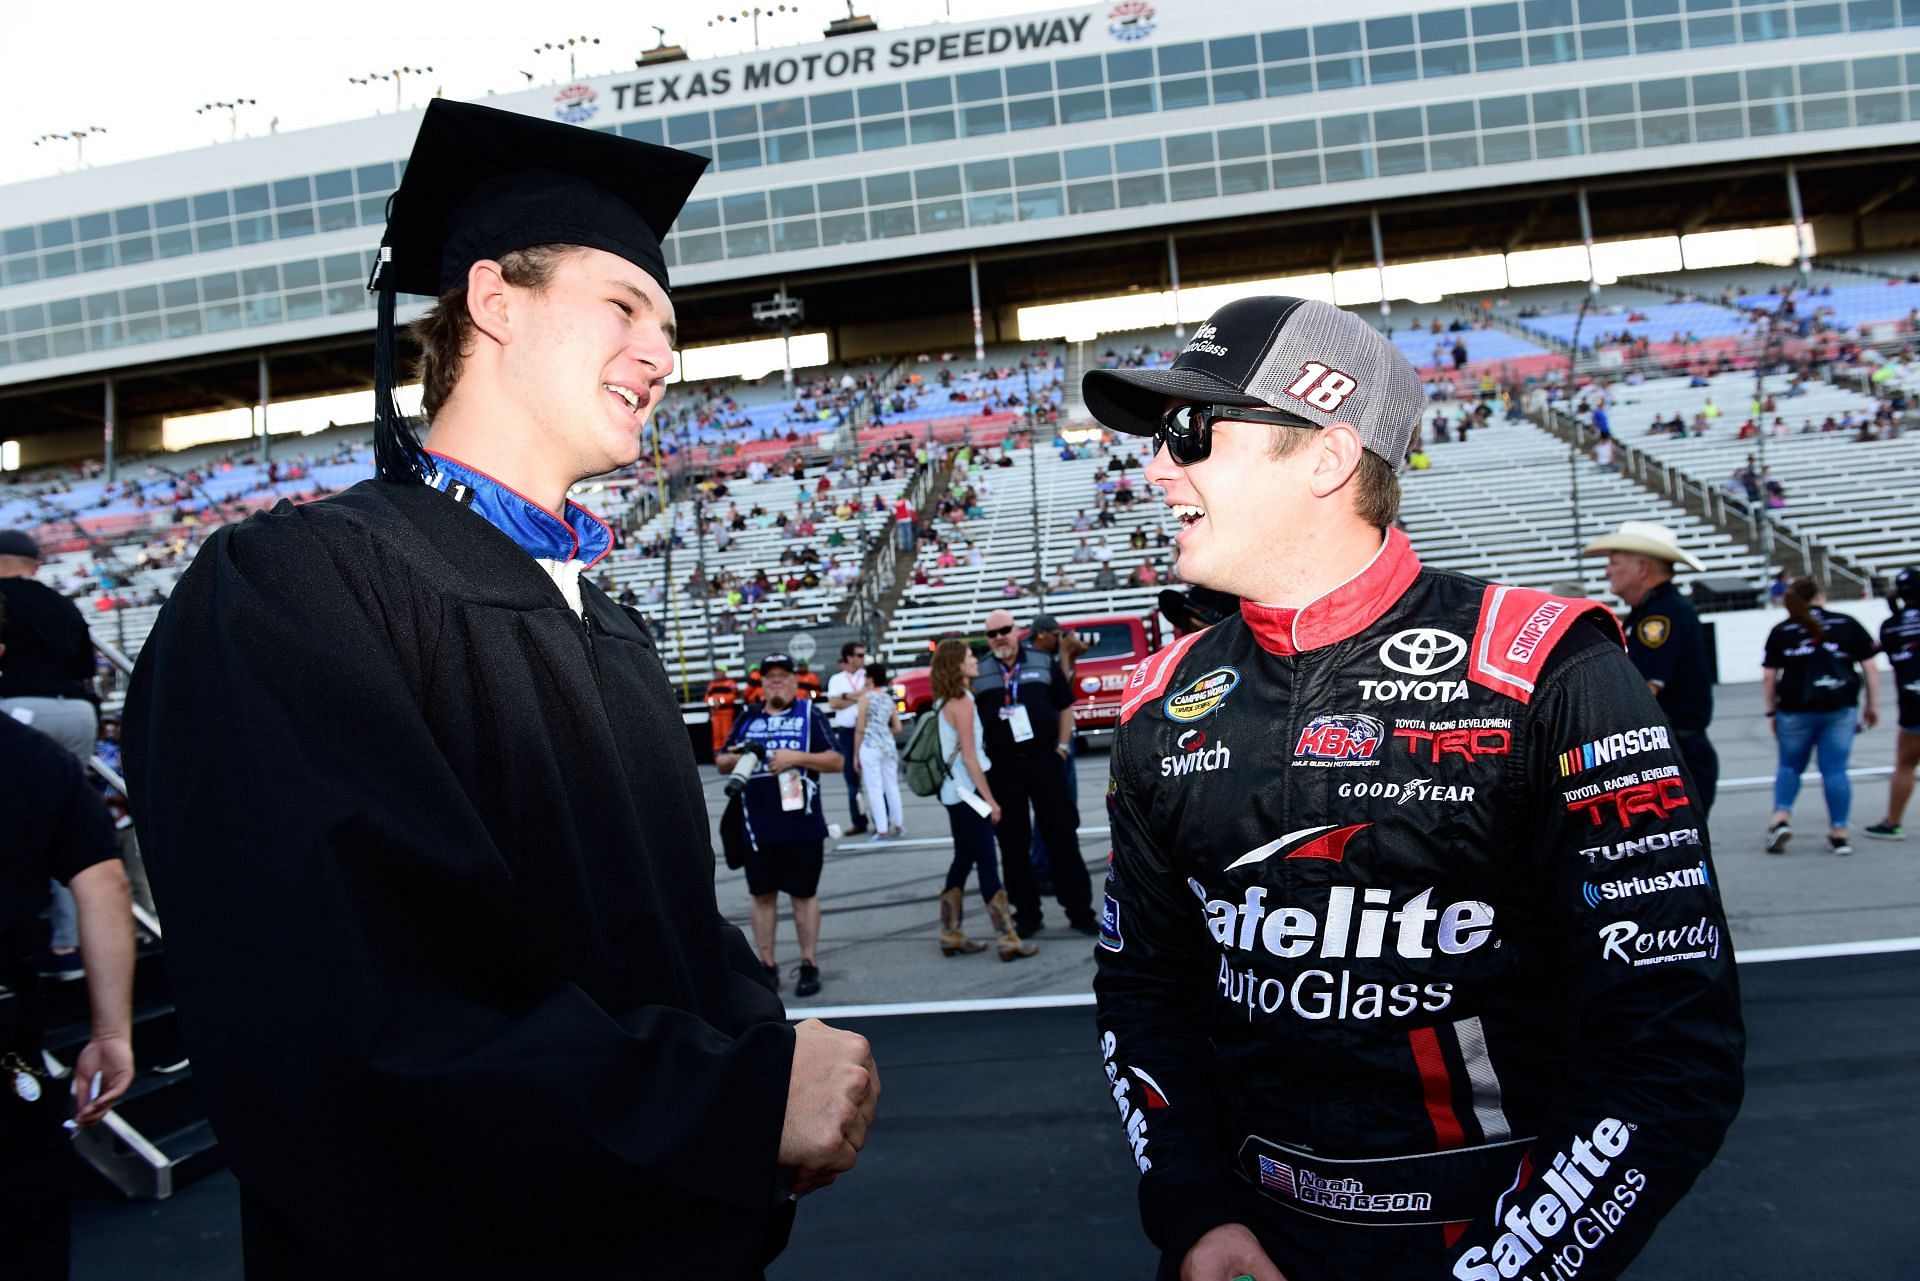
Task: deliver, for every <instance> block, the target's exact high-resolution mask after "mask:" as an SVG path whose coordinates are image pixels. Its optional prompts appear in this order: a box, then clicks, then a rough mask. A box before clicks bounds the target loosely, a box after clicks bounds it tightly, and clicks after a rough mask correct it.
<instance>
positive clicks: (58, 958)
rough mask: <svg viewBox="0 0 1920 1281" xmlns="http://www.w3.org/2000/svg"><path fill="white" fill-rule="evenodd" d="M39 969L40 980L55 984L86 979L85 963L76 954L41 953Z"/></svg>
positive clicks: (78, 954)
mask: <svg viewBox="0 0 1920 1281" xmlns="http://www.w3.org/2000/svg"><path fill="white" fill-rule="evenodd" d="M39 968H40V977H41V978H43V979H48V980H51V981H52V982H55V983H71V982H73V981H74V980H75V979H83V978H85V977H87V965H86V962H84V961H82V960H81V959H80V953H78V952H54V951H45V952H42V953H40V963H39Z"/></svg>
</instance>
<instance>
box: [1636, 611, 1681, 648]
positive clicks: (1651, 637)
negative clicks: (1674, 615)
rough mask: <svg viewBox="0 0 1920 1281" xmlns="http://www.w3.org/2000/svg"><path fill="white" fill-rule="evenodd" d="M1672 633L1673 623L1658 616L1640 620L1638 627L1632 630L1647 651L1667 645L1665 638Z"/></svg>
mask: <svg viewBox="0 0 1920 1281" xmlns="http://www.w3.org/2000/svg"><path fill="white" fill-rule="evenodd" d="M1672 633H1673V623H1672V622H1671V621H1669V620H1668V619H1667V618H1666V617H1665V616H1663V615H1660V614H1654V615H1653V616H1651V617H1649V618H1643V619H1641V620H1640V623H1639V626H1637V627H1635V628H1634V634H1635V635H1637V636H1639V638H1640V643H1641V644H1642V645H1645V646H1646V647H1647V648H1648V649H1659V648H1660V647H1661V646H1662V645H1664V644H1666V643H1667V637H1668V636H1670V635H1672Z"/></svg>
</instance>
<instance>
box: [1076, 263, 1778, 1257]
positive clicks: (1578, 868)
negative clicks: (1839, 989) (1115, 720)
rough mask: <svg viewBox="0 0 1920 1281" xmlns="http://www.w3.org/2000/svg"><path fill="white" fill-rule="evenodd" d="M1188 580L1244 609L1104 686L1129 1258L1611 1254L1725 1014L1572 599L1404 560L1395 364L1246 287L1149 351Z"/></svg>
mask: <svg viewBox="0 0 1920 1281" xmlns="http://www.w3.org/2000/svg"><path fill="white" fill-rule="evenodd" d="M1084 390H1085V394H1086V401H1087V405H1088V407H1089V408H1090V409H1091V410H1092V411H1093V413H1094V415H1095V416H1096V417H1097V418H1098V419H1099V420H1100V421H1101V422H1102V423H1104V424H1106V425H1107V426H1109V427H1112V428H1115V429H1117V430H1120V431H1123V432H1131V433H1136V434H1140V435H1147V434H1152V435H1154V436H1155V437H1156V438H1157V442H1158V448H1157V450H1156V452H1155V455H1154V459H1153V463H1152V465H1151V466H1150V467H1149V468H1148V470H1147V472H1146V477H1147V479H1148V480H1149V481H1151V482H1152V483H1154V484H1157V485H1160V486H1162V487H1163V488H1164V490H1165V495H1166V500H1167V502H1168V503H1169V505H1170V506H1171V507H1172V510H1173V512H1174V513H1175V514H1176V516H1177V517H1178V518H1179V520H1180V522H1181V524H1182V525H1183V529H1182V530H1181V533H1180V535H1179V543H1180V568H1181V574H1182V577H1184V578H1186V579H1187V580H1189V581H1191V582H1196V583H1201V584H1204V585H1206V586H1208V587H1212V588H1216V589H1218V590H1220V591H1225V592H1231V593H1233V594H1235V595H1237V596H1239V597H1241V598H1242V604H1241V607H1240V610H1239V612H1238V614H1237V615H1234V616H1230V617H1228V618H1226V619H1225V620H1223V621H1222V622H1220V623H1219V624H1217V625H1215V626H1213V627H1211V628H1208V629H1207V630H1205V631H1202V632H1199V633H1196V634H1194V635H1190V636H1187V637H1184V638H1182V639H1181V640H1180V641H1178V642H1177V643H1175V644H1173V645H1171V646H1168V647H1167V648H1166V649H1163V650H1161V651H1160V652H1159V653H1158V654H1156V655H1154V656H1153V657H1152V658H1150V659H1148V660H1147V661H1145V662H1143V663H1141V664H1140V665H1139V666H1138V667H1137V668H1136V669H1135V670H1134V673H1133V675H1132V677H1131V678H1130V680H1129V684H1128V688H1127V690H1126V693H1125V695H1124V699H1125V701H1124V702H1123V704H1122V708H1121V718H1122V723H1121V726H1120V728H1119V731H1118V733H1117V737H1116V741H1115V743H1114V747H1113V765H1112V780H1111V782H1110V784H1109V803H1110V807H1111V810H1112V828H1113V846H1114V848H1113V857H1112V863H1111V867H1110V870H1109V874H1108V883H1107V887H1106V888H1107V897H1106V903H1105V913H1104V919H1103V922H1102V928H1101V937H1100V941H1099V950H1098V952H1097V955H1098V958H1099V971H1098V974H1097V977H1096V980H1095V984H1094V990H1095V993H1096V995H1097V997H1098V1004H1099V1018H1100V1028H1101V1039H1100V1048H1101V1053H1102V1058H1103V1067H1104V1071H1105V1076H1106V1079H1107V1088H1108V1090H1109V1092H1110V1094H1111V1098H1112V1101H1113V1105H1114V1106H1115V1108H1116V1110H1117V1112H1118V1116H1119V1120H1120V1122H1121V1124H1122V1126H1123V1128H1124V1132H1125V1136H1126V1141H1127V1143H1128V1145H1129V1149H1130V1153H1131V1155H1132V1157H1133V1159H1134V1160H1135V1162H1136V1163H1137V1164H1138V1166H1139V1168H1140V1172H1141V1176H1142V1177H1141V1181H1140V1207H1141V1217H1142V1219H1143V1221H1144V1223H1145V1226H1146V1230H1147V1233H1148V1235H1149V1236H1150V1237H1151V1238H1152V1239H1153V1241H1154V1242H1155V1243H1156V1244H1157V1245H1158V1246H1159V1247H1160V1250H1161V1252H1162V1265H1161V1269H1160V1273H1159V1275H1160V1277H1161V1278H1162V1281H1172V1279H1173V1278H1176V1277H1177V1278H1180V1281H1231V1279H1232V1278H1235V1277H1239V1276H1250V1277H1253V1278H1255V1281H1275V1279H1276V1278H1283V1277H1284V1278H1286V1281H1322V1279H1323V1278H1324V1279H1331V1278H1339V1279H1340V1281H1354V1279H1358V1278H1390V1279H1392V1281H1418V1279H1422V1278H1435V1279H1436V1281H1438V1279H1441V1278H1448V1279H1452V1278H1457V1279H1458V1281H1507V1279H1510V1278H1515V1277H1528V1278H1538V1277H1549V1276H1550V1277H1553V1278H1555V1279H1556V1281H1576V1279H1577V1281H1603V1279H1604V1278H1610V1277H1614V1276H1616V1275H1617V1274H1618V1273H1619V1272H1620V1270H1621V1269H1622V1268H1623V1267H1625V1266H1626V1264H1627V1263H1628V1261H1629V1260H1631V1259H1632V1258H1633V1257H1634V1255H1635V1254H1636V1253H1638V1252H1639V1250H1640V1249H1641V1247H1642V1246H1643V1245H1644V1244H1645V1243H1646V1241H1647V1239H1648V1237H1649V1235H1650V1234H1651V1233H1652V1232H1653V1229H1654V1226H1655V1225H1656V1224H1657V1223H1658V1222H1659V1220H1660V1219H1661V1217H1662V1216H1664V1215H1665V1214H1666V1213H1667V1212H1668V1211H1670V1210H1671V1209H1672V1208H1673V1206H1674V1204H1675V1203H1676V1202H1677V1201H1678V1200H1679V1199H1680V1197H1681V1196H1682V1195H1683V1194H1684V1193H1685V1192H1686V1191H1687V1189H1688V1187H1689V1186H1690V1185H1691V1184H1692V1183H1693V1181H1694V1179H1695V1177H1696V1176H1697V1175H1698V1174H1699V1173H1700V1171H1701V1169H1702V1168H1703V1167H1704V1166H1705V1165H1706V1164H1707V1163H1708V1162H1709V1161H1710V1160H1711V1159H1712V1157H1713V1155H1714V1152H1715V1151H1716V1150H1717V1149H1718V1147H1719V1145H1720V1141H1721V1138H1722V1136H1723V1135H1724V1134H1725V1132H1726V1129H1727V1126H1728V1124H1729V1123H1730V1122H1731V1120H1732V1118H1733V1116H1734V1113H1735V1111H1736V1110H1737V1109H1738V1107H1739V1103H1740V1098H1741V1092H1742V1077H1741V1061H1742V1057H1743V1053H1744V1047H1745V1035H1744V1031H1743V1029H1742V1026H1741V1021H1740V1009H1739V997H1738V991H1737V987H1736V982H1735V977H1734V958H1733V952H1732V949H1731V947H1730V946H1729V941H1728V938H1727V926H1726V918H1725V916H1724V914H1723V912H1722V910H1721V906H1720V899H1719V893H1718V890H1717V888H1716V887H1717V884H1718V880H1717V877H1716V876H1715V874H1714V871H1713V863H1712V859H1711V857H1710V854H1709V851H1708V841H1707V830H1706V823H1705V822H1704V821H1703V818H1702V816H1701V814H1700V811H1699V808H1698V806H1697V805H1696V803H1695V801H1694V798H1693V785H1692V781H1691V779H1690V778H1689V776H1688V774H1687V770H1686V766H1685V763H1684V761H1683V760H1682V758H1681V756H1680V755H1679V753H1678V751H1677V750H1676V746H1677V744H1676V740H1675V736H1674V734H1673V732H1672V728H1671V726H1670V725H1669V724H1668V722H1667V721H1666V719H1665V717H1664V716H1663V715H1662V713H1661V711H1660V709H1659V707H1658V705H1657V704H1656V703H1655V702H1654V699H1653V697H1652V695H1651V694H1650V693H1649V692H1648V689H1647V685H1646V682H1645V681H1643V680H1642V679H1640V677H1639V675H1638V674H1637V673H1636V672H1635V670H1634V668H1633V666H1632V664H1631V663H1630V662H1629V661H1628V660H1627V657H1626V655H1625V653H1624V652H1623V649H1622V643H1621V636H1620V632H1619V630H1618V627H1617V626H1616V625H1615V623H1614V622H1613V620H1612V619H1611V617H1610V616H1609V615H1607V614H1606V612H1605V611H1604V610H1602V609H1601V608H1600V607H1599V606H1598V605H1596V604H1595V603H1594V602H1592V601H1585V600H1572V599H1565V598H1559V597H1553V596H1549V595H1546V594H1544V593H1540V592H1535V591H1529V590H1524V589H1521V588H1517V587H1504V586H1498V585H1494V584H1489V583H1485V582H1482V581H1480V580H1477V579H1473V578H1468V577H1466V576H1464V575H1461V574H1455V573H1448V572H1440V571H1435V570H1431V569H1426V568H1423V567H1422V566H1421V564H1420V562H1419V560H1418V558H1417V557H1416V556H1415V554H1414V552H1413V550H1412V548H1411V546H1410V545H1409V543H1408V540H1407V538H1406V536H1405V535H1404V534H1402V533H1401V532H1400V531H1399V530H1398V529H1396V528H1394V521H1395V516H1396V513H1397V508H1398V502H1399V488H1398V481H1397V478H1396V468H1397V466H1398V465H1399V464H1400V463H1401V462H1402V461H1403V460H1404V458H1405V456H1406V450H1407V447H1408V444H1409V442H1410V440H1411V437H1412V434H1413V431H1414V427H1415V424H1416V420H1417V418H1418V415H1419V412H1420V408H1421V403H1422V396H1421V386H1420V381H1419V379H1418V378H1417V377H1416V376H1415V374H1414V372H1413V370H1412V369H1411V367H1409V366H1408V364H1407V362H1406V360H1405V359H1404V358H1403V357H1401V356H1400V355H1399V353H1398V352H1397V351H1395V349H1394V348H1393V346H1392V345H1391V344H1390V343H1389V342H1388V341H1387V340H1385V339H1384V338H1382V337H1381V336H1380V335H1379V334H1377V333H1376V332H1375V331H1374V330H1373V329H1371V328H1370V327H1369V326H1368V325H1367V324H1366V323H1365V322H1363V321H1361V320H1360V319H1358V318H1357V317H1354V316H1352V315H1349V314H1347V313H1344V312H1341V311H1339V310H1338V309H1336V308H1334V307H1331V306H1328V305H1326V304H1323V303H1319V302H1312V301H1302V300H1299V299H1294V298H1272V297H1268V298H1250V299H1244V300H1241V301H1238V302H1234V303H1232V304H1229V305H1228V306H1227V307H1225V308H1223V309H1221V310H1220V311H1219V312H1216V313H1215V314H1214V315H1213V316H1212V317H1211V318H1210V319H1209V320H1208V321H1207V323H1206V324H1205V325H1203V326H1202V327H1201V328H1200V329H1199V330H1198V331H1197V332H1196V333H1195V334H1194V336H1193V338H1192V340H1191V341H1189V342H1188V343H1187V345H1186V347H1185V348H1184V349H1183V350H1182V351H1181V353H1180V355H1179V356H1178V358H1177V359H1176V360H1175V361H1174V363H1173V366H1172V367H1171V368H1170V369H1166V370H1158V371H1154V370H1096V371H1092V372H1090V373H1088V374H1087V376H1086V380H1085V383H1084Z"/></svg>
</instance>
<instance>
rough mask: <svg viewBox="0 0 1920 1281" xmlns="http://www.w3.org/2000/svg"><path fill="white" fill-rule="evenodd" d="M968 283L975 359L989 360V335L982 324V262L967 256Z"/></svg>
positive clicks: (969, 255)
mask: <svg viewBox="0 0 1920 1281" xmlns="http://www.w3.org/2000/svg"><path fill="white" fill-rule="evenodd" d="M967 283H968V284H969V285H970V286H971V287H972V289H973V358H974V359H975V360H976V361H980V360H985V359H986V358H987V333H986V330H985V329H984V328H983V327H982V325H981V323H980V260H979V259H978V258H976V257H975V256H974V255H972V254H968V255H967Z"/></svg>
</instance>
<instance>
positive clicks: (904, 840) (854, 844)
mask: <svg viewBox="0 0 1920 1281" xmlns="http://www.w3.org/2000/svg"><path fill="white" fill-rule="evenodd" d="M1112 830H1113V829H1111V828H1107V827H1083V828H1081V829H1079V831H1080V835H1082V836H1106V835H1108V834H1109V833H1110V832H1111V831H1112ZM935 846H941V847H944V848H946V849H952V848H953V838H952V837H951V836H917V837H916V836H903V837H901V838H900V839H899V840H897V841H874V840H861V839H859V838H858V837H856V838H854V839H853V840H848V841H841V842H840V843H839V844H838V845H835V846H834V847H833V852H834V853H835V854H844V853H847V852H848V851H851V850H864V851H866V852H867V853H869V854H872V853H878V852H879V851H881V850H924V849H932V848H934V847H935Z"/></svg>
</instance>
